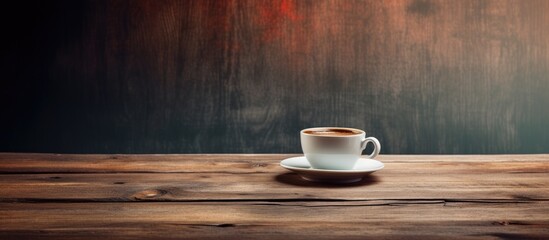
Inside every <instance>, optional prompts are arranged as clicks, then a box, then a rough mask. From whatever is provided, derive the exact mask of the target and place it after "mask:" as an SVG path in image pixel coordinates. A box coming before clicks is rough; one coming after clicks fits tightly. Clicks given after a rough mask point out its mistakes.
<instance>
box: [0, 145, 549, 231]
mask: <svg viewBox="0 0 549 240" xmlns="http://www.w3.org/2000/svg"><path fill="white" fill-rule="evenodd" d="M290 156H296V155H272V154H268V155H267V154H266V155H264V154H260V155H259V154H258V155H248V154H237V155H235V154H226V155H59V154H14V153H0V173H1V174H0V198H1V199H0V239H28V238H40V239H60V238H69V239H87V238H96V239H97V238H105V239H135V238H162V239H171V238H173V239H182V238H187V239H224V238H234V239H263V238H269V239H290V238H307V239H343V238H348V239H384V238H389V239H393V238H405V239H413V238H415V239H440V238H454V239H467V238H481V239H490V238H493V239H514V238H516V239H538V238H539V239H549V202H548V200H549V155H482V156H478V155H467V156H464V155H453V156H447V155H429V156H421V155H413V156H411V155H383V156H380V157H379V158H378V159H379V160H381V161H382V162H384V163H385V169H383V170H381V171H379V172H376V173H374V174H373V175H371V177H369V178H367V179H365V180H363V181H361V182H359V183H355V184H350V185H326V184H317V183H312V182H307V181H304V180H302V179H300V178H299V177H298V176H297V175H295V174H293V173H291V172H289V171H287V170H285V169H283V168H281V167H280V166H279V165H278V163H279V162H280V160H282V159H284V158H286V157H290Z"/></svg>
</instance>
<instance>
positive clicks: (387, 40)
mask: <svg viewBox="0 0 549 240" xmlns="http://www.w3.org/2000/svg"><path fill="white" fill-rule="evenodd" d="M7 4H9V5H7V6H6V9H10V12H12V13H14V15H17V16H20V17H18V18H17V19H16V20H14V19H13V18H12V17H11V15H5V16H2V20H3V21H1V22H2V23H1V24H2V27H3V28H2V29H5V30H4V31H5V33H4V35H6V36H10V37H9V38H8V39H6V40H7V41H9V44H5V45H3V46H2V47H3V50H4V51H3V54H2V62H1V64H0V72H2V73H3V74H4V75H3V79H4V80H3V81H1V83H0V108H1V109H2V111H3V114H2V115H3V116H4V117H2V118H0V128H1V129H0V130H1V134H0V151H27V152H59V153H297V152H300V147H299V138H298V131H299V130H300V129H302V128H305V127H311V126H321V125H334V126H348V127H356V128H360V129H365V130H366V131H367V132H368V134H369V135H372V136H376V137H378V138H379V139H380V140H381V143H382V145H383V148H382V151H383V153H423V154H429V153H447V154H451V153H463V154H464V153H547V151H549V121H548V119H549V111H546V105H547V103H548V102H549V94H546V93H547V92H549V80H548V76H549V46H548V45H549V41H548V40H549V31H545V30H544V29H549V17H548V15H547V14H546V12H547V10H549V2H548V1H545V0H530V1H516V0H481V1H477V0H462V1H438V0H431V1H429V0H384V1H358V0H356V1H354V0H349V1H339V0H320V1H317V0H315V1H311V0H304V1H296V0H275V1H255V0H226V1H218V0H191V1H178V0H163V1H151V0H134V1H131V0H122V1H108V0H86V1H69V0H58V1H50V2H48V3H33V4H28V3H26V2H25V3H17V1H11V2H10V3H7Z"/></svg>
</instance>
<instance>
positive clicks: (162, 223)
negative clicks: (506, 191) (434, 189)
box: [0, 202, 549, 239]
mask: <svg viewBox="0 0 549 240" xmlns="http://www.w3.org/2000/svg"><path fill="white" fill-rule="evenodd" d="M343 206H345V205H344V204H339V205H338V204H335V205H334V204H333V203H332V205H328V206H308V205H301V204H300V203H298V202H296V203H294V204H293V205H273V204H272V203H265V202H245V203H227V204H209V203H202V204H196V203H193V204H190V203H95V204H88V203H40V204H36V203H0V216H3V217H2V221H1V222H0V238H2V239H8V238H44V239H54V238H57V237H63V238H68V239H84V238H89V237H90V236H94V237H108V238H117V239H118V238H119V239H127V238H168V239H175V238H184V239H213V238H219V237H222V238H239V239H241V238H245V239H258V238H265V237H268V238H269V239H284V238H286V239H287V238H288V237H293V238H308V239H311V238H314V239H334V238H342V237H345V238H349V239H380V238H389V239H392V238H406V239H410V238H413V239H437V238H439V239H440V238H451V239H475V238H477V239H499V238H504V239H509V238H520V239H538V238H539V239H543V238H547V237H549V231H548V230H547V229H549V202H536V203H521V204H515V203H498V204H493V203H490V204H487V203H446V204H443V203H419V204H414V203H405V202H404V203H402V204H390V205H368V204H365V205H356V206H352V207H349V206H347V207H343Z"/></svg>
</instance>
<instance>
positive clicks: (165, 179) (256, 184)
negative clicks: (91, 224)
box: [0, 163, 549, 202]
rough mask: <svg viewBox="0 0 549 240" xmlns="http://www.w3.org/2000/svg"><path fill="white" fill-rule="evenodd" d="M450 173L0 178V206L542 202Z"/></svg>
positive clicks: (502, 182)
mask: <svg viewBox="0 0 549 240" xmlns="http://www.w3.org/2000/svg"><path fill="white" fill-rule="evenodd" d="M411 165H423V168H424V169H425V168H430V167H432V166H431V165H430V164H424V163H412V164H411ZM416 168H420V167H417V166H416ZM441 168H443V167H441ZM451 168H452V167H451V166H447V167H446V169H444V170H440V169H436V170H431V171H430V172H429V173H426V171H419V172H407V173H403V171H402V170H395V169H396V168H392V166H391V165H389V164H388V168H387V169H384V170H382V171H379V172H377V173H374V174H373V175H371V176H370V177H368V178H366V179H365V180H363V181H361V182H358V183H355V184H350V185H342V186H341V185H329V184H319V183H312V182H308V181H305V180H302V179H301V178H300V177H299V176H297V175H296V174H293V173H290V172H287V171H285V170H282V169H280V170H279V171H277V172H273V173H247V174H241V173H118V174H7V175H5V174H4V175H1V174H0V183H1V186H2V187H1V188H0V201H4V202H5V201H56V200H59V201H197V200H198V201H200V200H239V199H240V200H247V199H248V200H249V199H252V200H257V199H261V200H269V199H271V200H281V199H286V200H292V199H294V200H295V199H331V200H338V199H339V200H371V199H447V200H452V199H461V200H471V201H482V200H486V199H496V200H513V201H527V200H549V173H547V172H544V173H513V171H514V169H512V168H509V169H508V171H511V173H494V172H489V173H476V172H473V173H461V172H457V173H452V172H451V171H452V169H451ZM411 169H414V168H413V167H412V168H411Z"/></svg>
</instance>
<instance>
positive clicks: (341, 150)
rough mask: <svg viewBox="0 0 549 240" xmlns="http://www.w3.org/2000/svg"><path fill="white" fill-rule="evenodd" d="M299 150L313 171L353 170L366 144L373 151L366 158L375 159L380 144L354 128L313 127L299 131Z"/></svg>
mask: <svg viewBox="0 0 549 240" xmlns="http://www.w3.org/2000/svg"><path fill="white" fill-rule="evenodd" d="M300 135H301V148H302V149H303V153H304V154H305V157H306V158H307V160H308V161H309V164H310V165H311V167H312V168H317V169H331V170H350V169H353V168H354V166H355V164H356V162H357V161H358V159H360V157H361V155H362V151H363V150H364V148H366V145H367V144H368V143H372V144H373V145H374V151H373V152H372V154H370V155H369V156H368V157H367V158H374V157H376V156H377V155H378V154H379V151H380V150H381V144H380V143H379V141H378V140H377V139H376V138H374V137H366V132H364V131H362V130H360V129H355V128H343V127H316V128H307V129H303V130H301V133H300Z"/></svg>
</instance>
